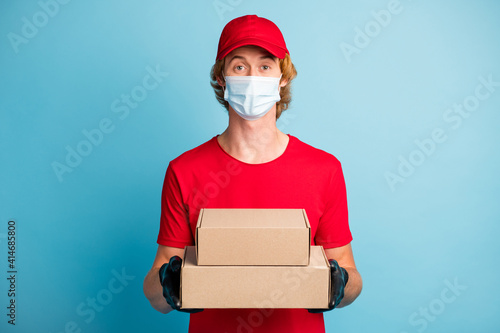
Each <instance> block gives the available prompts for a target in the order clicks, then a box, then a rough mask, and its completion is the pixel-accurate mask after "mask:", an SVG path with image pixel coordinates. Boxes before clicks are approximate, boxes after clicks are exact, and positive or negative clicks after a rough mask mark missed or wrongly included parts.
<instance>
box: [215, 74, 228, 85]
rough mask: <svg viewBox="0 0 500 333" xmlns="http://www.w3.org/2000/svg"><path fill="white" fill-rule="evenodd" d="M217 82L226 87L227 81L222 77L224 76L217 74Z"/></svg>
mask: <svg viewBox="0 0 500 333" xmlns="http://www.w3.org/2000/svg"><path fill="white" fill-rule="evenodd" d="M217 83H218V84H219V86H221V87H225V86H226V82H225V81H224V79H222V77H220V76H217Z"/></svg>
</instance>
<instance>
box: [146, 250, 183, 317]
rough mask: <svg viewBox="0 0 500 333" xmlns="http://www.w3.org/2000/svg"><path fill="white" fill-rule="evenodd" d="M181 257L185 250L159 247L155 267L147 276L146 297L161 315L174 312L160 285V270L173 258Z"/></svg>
mask: <svg viewBox="0 0 500 333" xmlns="http://www.w3.org/2000/svg"><path fill="white" fill-rule="evenodd" d="M173 256H179V257H181V258H183V257H184V249H179V248H176V247H169V246H163V245H158V251H157V252H156V258H155V260H154V262H153V267H152V268H151V270H150V271H149V272H148V274H147V275H146V278H145V279H144V284H143V290H144V295H146V297H147V299H148V300H149V302H150V303H151V305H152V306H153V308H155V309H156V310H157V311H159V312H161V313H169V312H170V311H172V308H171V307H170V305H168V304H167V301H166V300H165V297H163V288H162V286H161V284H160V277H159V273H158V272H159V270H160V267H161V266H162V265H163V264H164V263H168V261H169V260H170V258H171V257H173Z"/></svg>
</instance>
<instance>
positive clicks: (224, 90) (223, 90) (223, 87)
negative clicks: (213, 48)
mask: <svg viewBox="0 0 500 333" xmlns="http://www.w3.org/2000/svg"><path fill="white" fill-rule="evenodd" d="M221 72H222V77H223V78H224V82H226V76H225V75H224V71H221ZM225 88H226V87H225V85H223V86H222V92H223V93H225V92H226V89H225Z"/></svg>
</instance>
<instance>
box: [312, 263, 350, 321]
mask: <svg viewBox="0 0 500 333" xmlns="http://www.w3.org/2000/svg"><path fill="white" fill-rule="evenodd" d="M328 262H329V263H330V302H329V304H328V308H327V309H308V310H307V311H309V312H310V313H319V312H326V311H330V310H333V309H335V308H336V307H337V306H338V305H339V304H340V302H341V301H342V299H343V298H344V289H345V286H346V285H347V281H348V280H349V274H347V271H346V270H345V268H342V267H340V266H339V264H338V262H337V261H336V260H334V259H330V260H329V261H328Z"/></svg>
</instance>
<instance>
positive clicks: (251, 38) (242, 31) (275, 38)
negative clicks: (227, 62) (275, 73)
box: [215, 15, 290, 60]
mask: <svg viewBox="0 0 500 333" xmlns="http://www.w3.org/2000/svg"><path fill="white" fill-rule="evenodd" d="M245 45H257V46H260V47H262V48H264V49H266V50H267V51H269V53H271V54H272V55H274V56H276V57H278V58H280V59H283V58H285V54H287V53H288V54H290V52H288V49H287V48H286V44H285V39H284V38H283V35H282V34H281V31H280V29H279V28H278V27H277V26H276V24H274V23H273V22H271V21H269V20H268V19H265V18H263V17H258V16H257V15H245V16H241V17H237V18H235V19H234V20H232V21H230V22H229V23H228V24H226V26H225V27H224V29H223V30H222V33H221V35H220V39H219V48H218V50H217V57H216V58H215V60H220V59H222V58H224V57H225V56H226V55H227V54H228V53H229V52H231V51H232V50H234V49H236V48H238V47H241V46H245Z"/></svg>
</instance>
